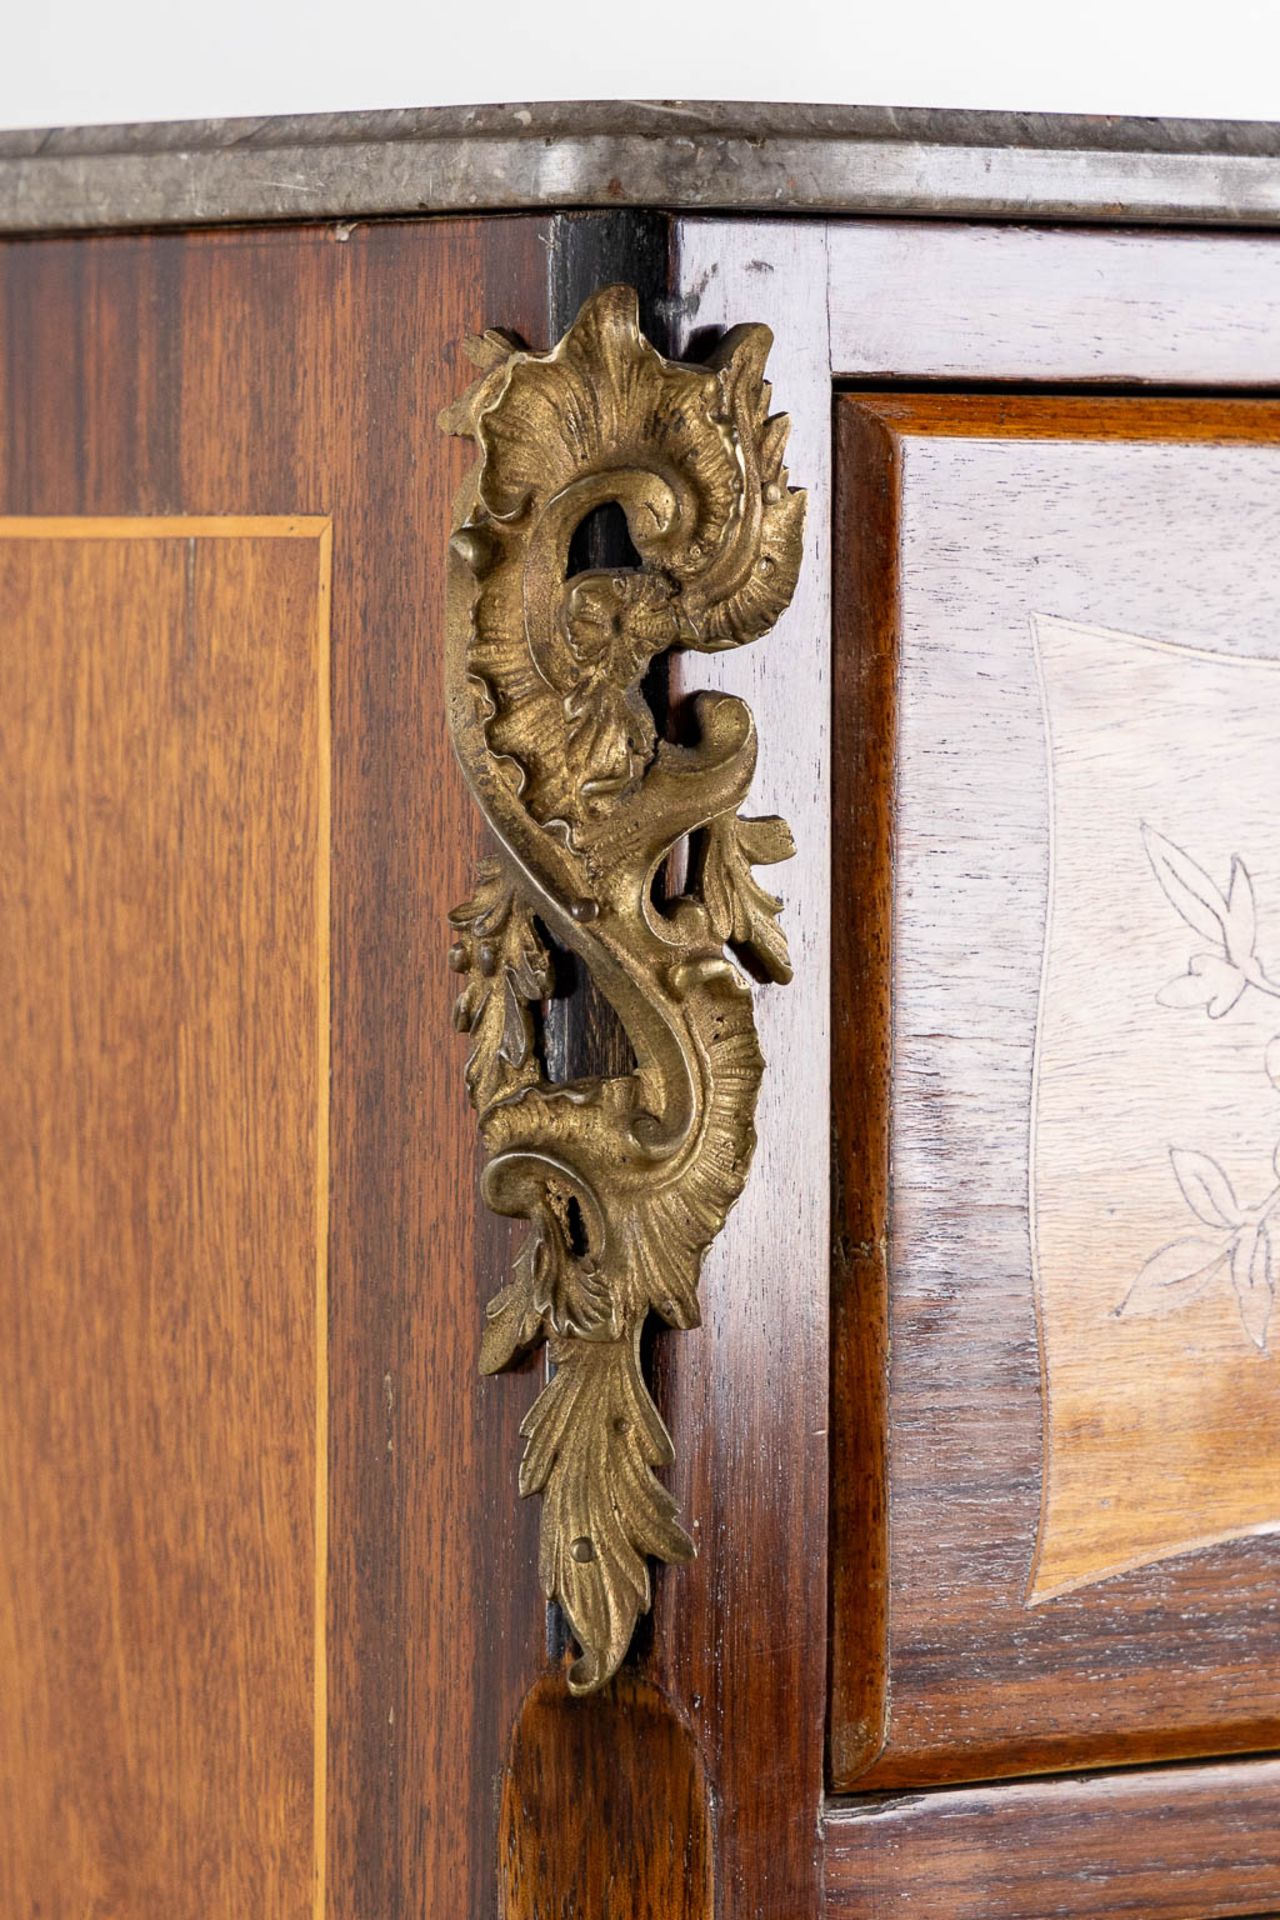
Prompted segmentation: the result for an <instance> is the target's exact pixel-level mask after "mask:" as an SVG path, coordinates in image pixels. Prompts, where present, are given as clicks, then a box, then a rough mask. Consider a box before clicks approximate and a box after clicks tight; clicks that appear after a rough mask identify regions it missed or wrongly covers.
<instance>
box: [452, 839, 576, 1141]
mask: <svg viewBox="0 0 1280 1920" xmlns="http://www.w3.org/2000/svg"><path fill="white" fill-rule="evenodd" d="M478 881H479V884H478V886H477V888H476V892H475V894H474V895H473V896H472V898H471V899H470V900H468V901H467V902H466V904H465V905H464V906H461V907H455V908H454V910H453V912H452V913H451V914H450V915H449V921H450V924H451V925H452V926H454V927H456V928H457V929H458V931H459V933H460V934H461V935H462V938H461V939H460V940H459V941H457V942H455V944H454V946H453V948H452V949H451V951H450V956H449V959H450V964H451V966H453V968H454V970H455V971H456V972H459V973H465V975H466V985H465V986H464V987H463V989H462V992H461V994H460V995H459V996H458V1000H457V1002H456V1004H455V1007H454V1021H455V1024H456V1025H457V1026H458V1027H459V1028H460V1029H461V1030H462V1031H463V1032H465V1033H469V1034H470V1035H471V1053H470V1056H469V1058H468V1060H467V1091H468V1093H469V1094H470V1095H471V1099H472V1102H473V1104H474V1105H475V1106H476V1107H477V1108H478V1110H479V1111H480V1112H481V1113H483V1112H484V1111H485V1109H486V1108H487V1107H489V1106H491V1105H492V1104H493V1102H494V1101H495V1100H496V1099H498V1098H500V1097H502V1096H504V1095H506V1094H509V1093H511V1092H513V1091H514V1090H515V1089H516V1088H517V1087H521V1086H530V1085H532V1084H533V1083H534V1082H535V1081H536V1080H537V1079H538V1077H539V1068H538V1063H537V1061H536V1059H535V1057H534V1031H533V1020H532V1017H531V1016H530V1013H529V1008H530V1005H531V1004H532V1003H533V1002H535V1001H540V1000H543V999H545V998H546V996H547V995H548V994H549V993H550V991H551V984H552V982H551V961H550V956H549V955H548V953H547V949H546V947H545V946H544V945H543V942H542V941H541V940H540V939H539V937H538V933H537V929H536V928H535V926H534V923H533V915H532V913H531V912H530V911H529V909H528V907H527V906H526V905H525V904H524V902H523V901H522V900H521V899H520V898H519V896H518V894H517V892H516V888H515V885H514V882H513V881H512V880H511V878H510V876H509V875H508V874H507V873H506V872H505V871H504V869H503V867H502V865H501V863H500V862H498V861H496V860H493V861H485V862H483V863H482V864H481V867H480V869H479V874H478Z"/></svg>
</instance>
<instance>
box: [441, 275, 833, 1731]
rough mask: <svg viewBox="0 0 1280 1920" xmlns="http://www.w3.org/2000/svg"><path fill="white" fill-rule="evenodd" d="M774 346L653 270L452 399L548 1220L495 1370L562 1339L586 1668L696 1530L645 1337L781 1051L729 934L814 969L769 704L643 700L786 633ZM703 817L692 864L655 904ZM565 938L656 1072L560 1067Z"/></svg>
mask: <svg viewBox="0 0 1280 1920" xmlns="http://www.w3.org/2000/svg"><path fill="white" fill-rule="evenodd" d="M771 344H772V342H771V336H770V334H769V331H768V329H767V328H765V327H761V326H745V327H737V328H735V329H734V330H733V331H732V332H731V333H729V334H727V335H726V336H725V338H724V339H723V341H722V342H721V343H720V345H719V347H718V349H717V351H716V352H715V353H714V355H713V356H712V357H711V358H710V359H709V360H708V361H707V362H705V363H704V364H702V365H686V364H683V363H678V362H673V361H670V360H667V359H665V358H663V356H662V355H661V354H659V353H658V352H657V350H656V349H655V348H654V347H653V346H652V345H651V344H650V343H649V342H648V341H647V340H646V339H645V338H644V336H643V334H642V333H641V331H640V325H639V317H638V309H637V302H636V296H635V294H634V292H633V291H632V290H631V289H630V288H627V287H621V286H618V287H610V288H607V289H605V290H604V291H603V292H601V293H598V294H596V295H595V296H594V297H593V298H592V299H591V300H589V301H588V302H587V303H586V305H585V306H584V307H583V309H582V311H581V313H580V314H579V315H578V318H577V320H576V321H575V322H574V324H573V326H572V327H571V328H570V329H569V331H568V332H567V333H566V334H565V336H564V338H563V339H562V340H561V341H560V342H559V344H558V345H557V346H555V347H553V348H552V349H551V350H550V351H549V352H546V353H535V352H529V351H526V350H524V349H522V348H519V347H517V346H516V345H514V344H513V343H512V342H511V341H510V340H508V339H507V338H506V337H505V336H503V335H501V334H498V333H488V334H485V335H484V336H482V337H481V338H480V339H478V340H473V341H470V342H468V343H467V350H468V352H469V354H470V356H471V358H472V359H473V361H474V362H475V363H476V364H477V366H478V368H479V378H478V379H477V380H476V382H475V383H474V385H473V386H472V387H471V388H470V390H469V391H468V392H467V393H466V394H465V395H464V396H463V397H462V398H461V399H460V400H459V401H458V402H457V403H456V404H455V405H454V406H453V407H451V408H449V409H448V410H447V412H446V413H445V414H444V415H443V416H442V420H441V424H442V426H443V427H445V429H446V430H447V431H450V432H453V433H457V434H461V435H465V436H467V437H469V438H470V439H472V440H473V441H474V442H475V444H476V446H477V448H478V451H479V461H478V464H477V465H476V467H475V468H474V470H473V471H472V474H471V476H470V478H469V480H468V481H467V483H466V484H465V486H464V488H463V491H462V494H461V496H460V499H459V502H458V508H457V513H456V519H455V528H456V530H455V533H454V536H453V539H452V541H451V545H450V567H449V612H448V638H447V674H448V700H449V723H450V728H451V732H452V735H453V741H454V745H455V748H456V750H457V754H458V758H459V760H460V762H461V765H462V769H463V772H464V774H465V776H466V779H467V781H468V784H469V785H470V787H471V790H472V792H473V794H474V796H475V798H476V800H477V802H478V803H479V806H480V808H481V810H482V812H483V813H484V815H485V818H486V819H487V821H488V823H489V826H490V827H491V829H492V831H493V834H494V837H495V839H496V842H497V849H498V850H497V852H496V854H495V855H494V856H493V857H492V858H491V859H489V860H486V861H485V862H484V864H483V866H482V868H481V870H480V872H479V874H478V877H477V887H476V892H475V894H474V896H473V898H472V899H471V900H470V901H468V902H467V903H466V904H465V905H463V906H461V907H459V908H458V909H457V910H456V911H455V912H454V913H453V915H452V916H451V919H452V923H453V926H454V929H455V941H454V945H453V948H452V950H451V952H450V964H451V965H452V967H453V968H454V970H455V972H456V973H457V974H458V975H459V976H460V979H461V989H462V990H461V993H460V995H459V998H458V1000H457V1003H456V1007H455V1020H456V1023H457V1024H458V1025H459V1026H460V1027H462V1028H463V1029H465V1030H466V1031H467V1032H468V1033H469V1034H470V1035H471V1042H472V1045H471V1055H470V1060H469V1063H468V1068H467V1087H468V1091H469V1093H470V1096H471V1100H472V1103H473V1105H474V1106H475V1109H476V1113H477V1117H478V1124H479V1129H480V1134H481V1138H482V1141H483V1144H484V1147H485V1149H486V1152H487V1154H488V1156H489V1157H488V1160H487V1164H486V1167H485V1171H484V1175H483V1181H482V1192H483V1196H484V1198H485V1200H486V1201H487V1202H488V1204H489V1205H490V1206H491V1207H492V1208H494V1209H495V1210H496V1211H497V1212H498V1213H501V1214H509V1215H514V1216H518V1217H522V1218H523V1219H525V1220H527V1222H528V1225H529V1231H528V1235H527V1237H526V1239H525V1241H524V1244H523V1246H522V1247H521V1249H520V1251H519V1253H518V1255H517V1257H516V1260H515V1264H514V1267H513V1270H512V1274H511V1278H510V1280H509V1283H508V1284H507V1285H506V1286H504V1287H503V1288H502V1289H501V1291H500V1292H499V1293H498V1294H497V1295H496V1297H495V1298H494V1299H493V1300H492V1301H491V1302H490V1305H489V1308H488V1312H487V1320H486V1325H485V1330H484V1336H483V1342H482V1348H481V1366H482V1369H483V1370H484V1371H486V1372H494V1371H497V1370H499V1369H501V1368H503V1367H505V1366H508V1365H510V1364H511V1363H512V1362H513V1361H515V1360H516V1359H517V1358H518V1357H519V1356H520V1355H521V1354H523V1353H525V1352H527V1351H528V1350H529V1349H530V1348H532V1347H534V1346H536V1345H537V1344H539V1343H541V1342H545V1343H546V1345H547V1347H548V1350H549V1354H550V1358H551V1361H552V1363H553V1367H554V1372H553V1374H552V1377H551V1379H550V1382H549V1384H548V1385H547V1386H545V1387H544V1389H543V1390H542V1392H541V1394H540V1395H539V1397H538V1399H537V1400H536V1402H535V1403H534V1405H533V1407H532V1409H531V1410H530V1412H529V1414H528V1416H527V1418H526V1419H525V1422H524V1425H523V1428H522V1432H523V1435H524V1439H525V1453H524V1460H523V1463H522V1466H521V1469H520V1490H521V1492H522V1493H524V1494H532V1493H540V1494H541V1495H542V1500H543V1508H542V1520H541V1544H540V1553H539V1571H540V1575H541V1580H542V1585H543V1588H544V1590H545V1591H546V1593H547V1595H548V1597H551V1598H554V1599H555V1600H557V1601H558V1602H559V1604H560V1605H561V1607H562V1608H563V1609H564V1612H565V1614H566V1616H567V1618H568V1620H569V1624H570V1626H571V1628H572V1631H573V1633H574V1636H575V1638H576V1640H577V1642H578V1646H579V1648H580V1649H581V1651H580V1654H579V1656H578V1658H577V1659H576V1660H575V1662H574V1663H573V1665H572V1667H571V1669H570V1675H569V1684H570V1686H571V1688H572V1689H573V1690H574V1691H575V1692H579V1693H585V1692H589V1691H591V1690H592V1689H593V1688H595V1687H598V1686H600V1685H602V1684H603V1683H604V1682H605V1681H606V1680H608V1678H609V1677H610V1676H611V1675H612V1674H613V1673H614V1672H615V1671H616V1669H617V1667H618V1665H619V1663H620V1662H621V1660H622V1658H623V1656H624V1655H625V1653H626V1650H627V1647H628V1645H629V1644H630V1640H631V1636H632V1633H633V1630H634V1628H635V1624H636V1621H637V1619H638V1617H639V1615H640V1614H641V1612H643V1611H645V1610H646V1609H647V1608H648V1606H649V1602H650V1577H649V1566H648V1562H649V1559H650V1558H657V1559H661V1560H666V1561H681V1560H687V1559H689V1558H690V1557H691V1556H692V1554H693V1551H694V1548H693V1543H692V1541H691V1540H690V1538H689V1536H688V1534H687V1533H686V1532H685V1530H684V1529H683V1527H682V1526H681V1525H680V1524H679V1521H678V1519H677V1517H676V1503H675V1501H674V1500H673V1498H672V1496H671V1494H670V1493H669V1492H668V1491H667V1489H666V1488H665V1487H664V1486H663V1485H662V1484H661V1482H660V1481H659V1480H658V1479H657V1477H656V1470H657V1469H659V1468H661V1467H664V1466H667V1465H669V1464H670V1463H671V1461H672V1460H673V1458H674V1455H673V1450H672V1443H671V1439H670V1436H669V1435H668V1433H667V1430H666V1427H665V1426H664V1424H663V1422H662V1419H661V1417H660V1416H659V1413H658V1410H657V1408H656V1407H655V1405H654V1403H653V1401H652V1399H651V1397H650V1394H649V1391H648V1388H647V1386H646V1384H645V1380H644V1376H643V1372H642V1369H641V1363H640V1336H641V1331H642V1328H643V1326H644V1323H645V1321H646V1319H647V1318H648V1316H649V1314H650V1313H656V1314H657V1315H659V1316H660V1317H661V1318H662V1319H663V1320H664V1321H666V1322H667V1324H668V1325H670V1326H672V1327H676V1328H690V1327H694V1326H696V1325H697V1324H698V1319H699V1309H698V1277H699V1273H700V1270H701V1266H702V1261H703V1256H704V1254H705V1253H706V1250H707V1248H708V1246H709V1245H710V1244H711V1242H712V1240H713V1239H714V1238H715V1236H716V1234H717V1233H718V1232H719V1230H720V1228H721V1226H722V1225H723V1224H724V1220H725V1217H726V1215H727V1214H728V1212H729V1209H730V1208H731V1207H732V1205H733V1203H734V1202H735V1200H736V1199H737V1198H738V1196H739V1194H740V1193H741V1191H742V1188H743V1184H744V1182H745V1180H746V1177H747V1170H748V1166H749V1164H750V1161H751V1156H752V1151H753V1148H754V1145H755V1133H754V1125H753V1121H754V1112H755V1104H756V1096H757V1091H758V1088H759V1084H760V1078H761V1074H762V1072H763V1070H764V1062H763V1059H762V1057H761V1052H760V1048H759V1045H758V1042H757V1038H756V1029H755V1021H754V1017H753V1012H752V1000H751V989H750V987H749V985H748V982H747V980H746V979H745V978H744V976H743V974H742V972H741V971H740V970H739V968H738V967H737V966H736V965H735V964H734V963H733V960H732V959H731V958H730V957H729V954H728V953H727V952H726V947H728V948H729V949H730V950H731V951H734V952H741V953H743V954H745V955H749V956H750V957H751V959H752V961H753V963H754V965H755V967H756V969H757V971H759V972H761V973H763V974H765V975H767V976H768V977H769V978H770V979H772V980H774V981H785V980H787V979H789V978H790V962H789V959H788V955H787V949H786V940H785V936H784V934H783V932H782V929H781V925H780V923H779V920H778V910H779V906H780V903H779V902H778V901H777V900H776V899H774V897H773V896H772V895H771V894H769V893H768V892H766V890H765V889H764V888H763V887H761V886H760V885H759V883H758V882H757V881H756V880H755V878H754V875H753V872H752V868H753V867H754V866H755V865H757V864H761V863H771V862H774V861H778V860H783V859H786V858H787V857H788V855H789V854H790V853H791V851H792V843H791V837H790V833H789V831H788V829H787V827H786V825H785V823H784V822H783V821H781V820H778V819H773V818H769V819H744V818H742V817H741V816H740V815H739V812H738V809H739V807H740V806H741V804H742V802H743V801H744V800H745V798H746V796H747V792H748V789H749V787H750V785H751V780H752V777H753V774H754V770H755V762H756V734H755V725H754V721H753V718H752V715H751V712H750V710H749V708H748V707H747V705H746V704H745V702H743V701H742V700H739V699H737V698H734V697H733V696H730V695H727V694H721V693H709V692H704V693H701V694H698V695H696V696H695V697H694V699H693V701H692V718H693V723H694V727H695V729H696V740H695V742H694V744H692V745H677V744H674V743H673V742H671V741H668V740H664V739H660V738H659V737H658V730H657V727H656V725H655V721H654V717H653V714H652V712H651V711H650V709H649V706H648V704H647V702H646V701H645V699H644V696H643V694H642V692H641V681H642V679H643V676H644V674H645V672H646V670H647V668H648V667H649V664H650V662H651V661H652V660H653V658H654V656H655V655H658V654H660V653H664V652H666V651H667V650H669V649H673V648H675V649H687V650H692V651H696V652H706V653H713V652H720V651H724V650H726V649H729V648H734V647H738V646H741V645H743V644H744V643H746V642H748V641H751V640H756V639H759V638H760V637H761V636H762V635H763V634H765V633H766V632H767V631H768V630H769V629H770V628H771V627H772V626H773V625H774V624H775V622H776V621H777V620H778V618H779V616H780V615H781V614H782V613H783V611H784V610H785V609H786V607H787V605H788V604H789V602H790V600H791V597H792V594H793V592H794V590H795V585H796V579H797V575H798V573H799V568H800V559H801V545H802V532H803V523H804V496H803V494H802V493H800V492H798V491H796V490H793V489H791V488H790V487H789V486H788V484H787V473H786V469H785V467H784V465H783V453H784V448H785V442H786V437H787V430H788V422H787V421H786V419H785V417H782V416H770V414H769V411H768V403H769V388H768V385H767V384H766V382H765V380H764V364H765V359H766V356H767V353H768V351H769V347H770V345H771ZM610 502H615V503H617V505H618V506H620V507H621V509H622V511H623V513H624V514H625V516H626V521H627V527H628V531H629V533H630V537H631V541H632V544H633V546H634V548H635V551H636V555H637V556H638V558H639V561H640V565H639V566H638V567H636V568H604V569H599V570H595V571H588V572H582V573H577V574H573V575H572V576H571V574H570V568H569V557H570V542H571V540H572V538H573V535H574V533H575V531H576V529H577V528H578V527H579V526H580V525H581V523H582V522H583V521H584V520H585V519H586V518H587V517H588V516H589V515H590V514H592V513H593V512H594V511H595V510H596V509H597V508H599V507H601V506H604V505H606V504H607V503H610ZM686 836H689V837H690V838H691V844H692V845H693V846H694V847H695V848H697V849H698V853H697V857H696V858H695V860H694V861H693V863H692V866H691V874H692V876H693V877H692V878H691V880H690V882H689V884H688V887H687V890H686V892H685V893H684V894H683V895H681V896H680V897H679V898H677V899H672V900H667V901H664V902H663V903H662V904H658V902H657V901H656V900H655V897H654V886H655V877H656V876H657V874H658V872H659V870H660V869H662V868H663V866H664V863H665V862H666V861H667V857H668V855H669V854H670V853H671V851H672V849H673V848H675V847H676V846H677V845H678V844H679V843H680V842H681V841H683V840H684V839H685V838H686ZM544 929H545V930H546V932H547V933H548V934H549V935H550V936H551V940H552V942H555V943H559V944H560V945H562V946H563V947H565V948H567V949H569V950H570V951H572V952H573V953H574V954H575V955H576V956H577V957H578V959H579V960H580V961H581V963H582V964H583V965H585V966H586V967H587V968H588V969H589V970H590V972H591V974H592V976H593V977H594V979H595V981H596V983H597V984H598V986H599V988H600V989H601V991H602V992H603V993H604V995H605V996H606V997H607V999H608V1000H609V1001H610V1003H611V1004H612V1006H613V1008H614V1010H615V1011H616V1013H617V1014H618V1016H619V1018H620V1019H621V1021H622V1024H623V1026H624V1028H625V1030H626V1033H627V1036H628V1039H629V1041H630V1044H631V1048H632V1051H633V1054H634V1059H635V1067H634V1071H632V1072H630V1073H626V1074H623V1075H620V1076H614V1077H611V1078H600V1079H593V1080H584V1081H575V1082H572V1083H570V1084H564V1085H560V1084H555V1083H553V1082H551V1081H550V1080H549V1079H548V1078H547V1077H546V1073H545V1065H544V1062H543V1060H542V1058H541V1057H540V1053H539V1048H538V1037H537V1020H536V1007H537V1003H538V1002H539V1001H540V1000H541V999H542V998H545V996H546V995H547V993H548V992H549V991H550V988H551V968H552V958H551V944H550V943H549V942H548V941H547V940H546V939H545V938H544V936H543V930H544Z"/></svg>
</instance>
